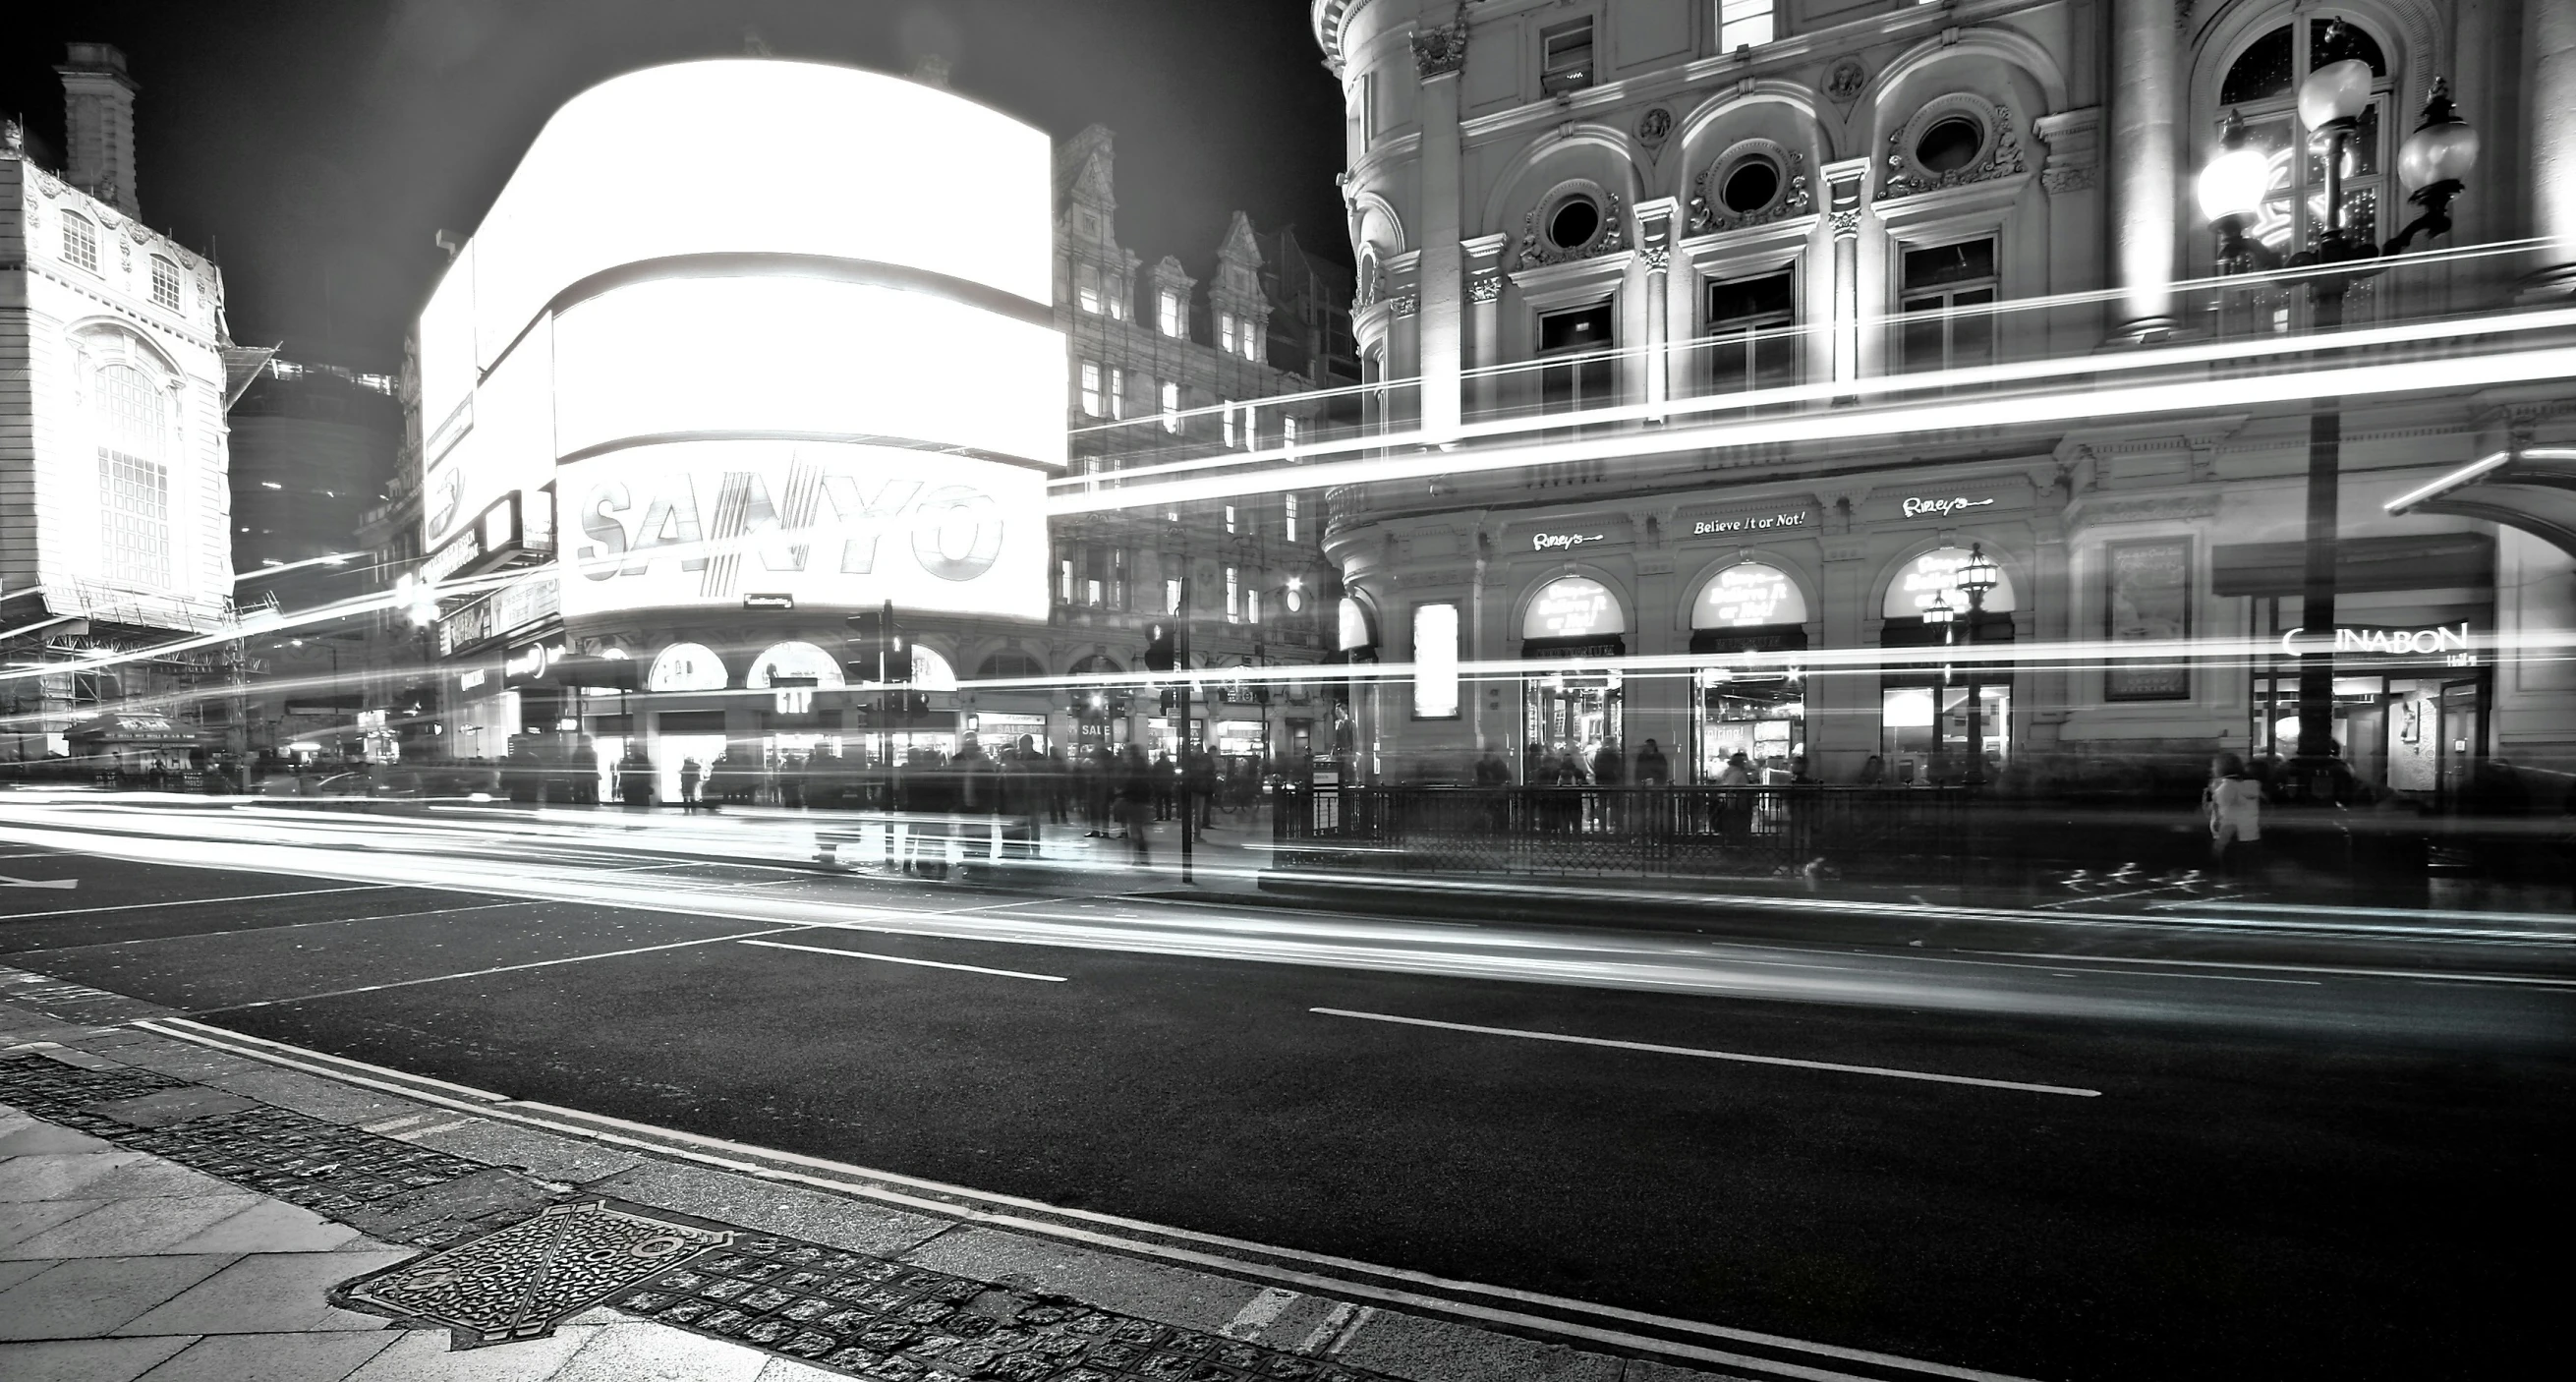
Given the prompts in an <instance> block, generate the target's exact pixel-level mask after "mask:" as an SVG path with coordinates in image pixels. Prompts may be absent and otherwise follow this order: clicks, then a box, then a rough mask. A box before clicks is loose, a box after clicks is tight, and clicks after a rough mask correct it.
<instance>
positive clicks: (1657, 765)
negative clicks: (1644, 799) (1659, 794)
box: [1637, 739, 1673, 787]
mask: <svg viewBox="0 0 2576 1382" xmlns="http://www.w3.org/2000/svg"><path fill="white" fill-rule="evenodd" d="M1672 781H1673V765H1672V762H1671V760H1669V759H1667V758H1665V757H1664V751H1663V750H1662V749H1660V748H1657V747H1656V746H1655V741H1654V740H1652V739H1649V740H1647V741H1646V746H1645V747H1644V748H1641V749H1639V750H1637V785H1638V786H1640V787H1668V786H1671V785H1672Z"/></svg>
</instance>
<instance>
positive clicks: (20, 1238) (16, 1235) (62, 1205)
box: [0, 1200, 107, 1254]
mask: <svg viewBox="0 0 2576 1382" xmlns="http://www.w3.org/2000/svg"><path fill="white" fill-rule="evenodd" d="M106 1203H107V1201H105V1200H52V1201H48V1202H45V1203H40V1204H0V1254H5V1253H6V1252H7V1251H8V1249H9V1248H10V1247H12V1246H13V1245H15V1244H18V1243H21V1242H24V1241H26V1240H27V1239H29V1238H33V1237H35V1236H36V1235H37V1234H39V1233H42V1232H44V1231H45V1230H47V1229H49V1228H52V1227H54V1226H55V1225H56V1224H67V1223H70V1222H71V1221H72V1220H74V1219H77V1218H79V1217H80V1216H82V1215H84V1214H87V1213H88V1212H90V1211H91V1210H93V1209H97V1208H99V1207H101V1206H102V1205H105V1204H106Z"/></svg>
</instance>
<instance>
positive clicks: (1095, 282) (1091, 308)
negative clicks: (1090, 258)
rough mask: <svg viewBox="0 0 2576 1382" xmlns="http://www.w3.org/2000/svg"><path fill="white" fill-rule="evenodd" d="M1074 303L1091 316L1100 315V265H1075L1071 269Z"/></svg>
mask: <svg viewBox="0 0 2576 1382" xmlns="http://www.w3.org/2000/svg"><path fill="white" fill-rule="evenodd" d="M1073 301H1074V305H1076V306H1078V307H1080V308H1081V309H1082V310H1083V311H1085V312H1089V313H1090V314H1092V315H1093V316H1095V317H1096V316H1098V315H1100V266H1099V265H1097V264H1080V265H1076V266H1075V267H1074V270H1073Z"/></svg>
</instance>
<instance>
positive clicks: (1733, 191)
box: [1717, 154, 1780, 216]
mask: <svg viewBox="0 0 2576 1382" xmlns="http://www.w3.org/2000/svg"><path fill="white" fill-rule="evenodd" d="M1779 198H1780V165H1779V164H1776V163H1773V162H1772V161H1771V160H1769V159H1767V158H1764V157H1762V156H1760V155H1758V154H1757V155H1755V156H1753V157H1751V158H1747V159H1745V160H1743V161H1742V162H1739V163H1737V164H1736V165H1735V166H1734V167H1733V168H1730V169H1728V170H1727V173H1726V177H1725V179H1724V180H1723V181H1722V182H1720V183H1719V184H1718V189H1717V199H1718V200H1719V201H1721V202H1724V203H1725V204H1726V209H1727V210H1729V211H1732V212H1734V213H1735V214H1736V215H1738V216H1750V215H1752V214H1753V213H1754V212H1756V211H1762V210H1766V209H1768V208H1769V207H1770V205H1771V203H1773V202H1775V201H1777V200H1779Z"/></svg>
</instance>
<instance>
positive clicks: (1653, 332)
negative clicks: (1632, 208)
mask: <svg viewBox="0 0 2576 1382" xmlns="http://www.w3.org/2000/svg"><path fill="white" fill-rule="evenodd" d="M1680 210H1681V207H1680V205H1679V204H1678V203H1676V202H1675V201H1674V200H1673V199H1672V198H1670V197H1657V198H1656V199H1654V200H1653V201H1650V202H1640V203H1638V204H1637V257H1638V258H1639V259H1640V260H1642V261H1644V263H1645V270H1646V271H1645V293H1644V294H1643V297H1642V300H1641V301H1640V303H1639V307H1640V310H1641V311H1642V314H1643V315H1644V318H1645V321H1644V322H1643V325H1644V327H1645V331H1644V333H1643V334H1642V335H1640V336H1639V337H1638V344H1639V345H1640V346H1642V347H1644V349H1643V351H1642V352H1640V353H1639V355H1638V356H1637V363H1638V365H1639V366H1640V368H1639V370H1638V375H1639V380H1638V382H1639V383H1640V384H1641V385H1642V386H1643V392H1644V396H1643V397H1642V398H1640V399H1639V400H1638V401H1639V402H1641V403H1644V404H1645V405H1646V407H1647V409H1648V411H1647V413H1646V420H1647V421H1649V422H1661V421H1663V420H1664V410H1663V407H1662V404H1663V402H1664V400H1665V399H1666V398H1668V397H1670V394H1671V388H1672V365H1671V358H1672V351H1671V348H1670V347H1671V337H1669V336H1668V335H1667V334H1666V332H1667V331H1668V330H1669V329H1670V327H1671V324H1672V309H1671V307H1670V306H1669V305H1668V304H1669V302H1670V299H1671V293H1672V272H1671V271H1672V264H1673V225H1674V221H1675V218H1676V214H1677V213H1678V212H1679V211H1680Z"/></svg>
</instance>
